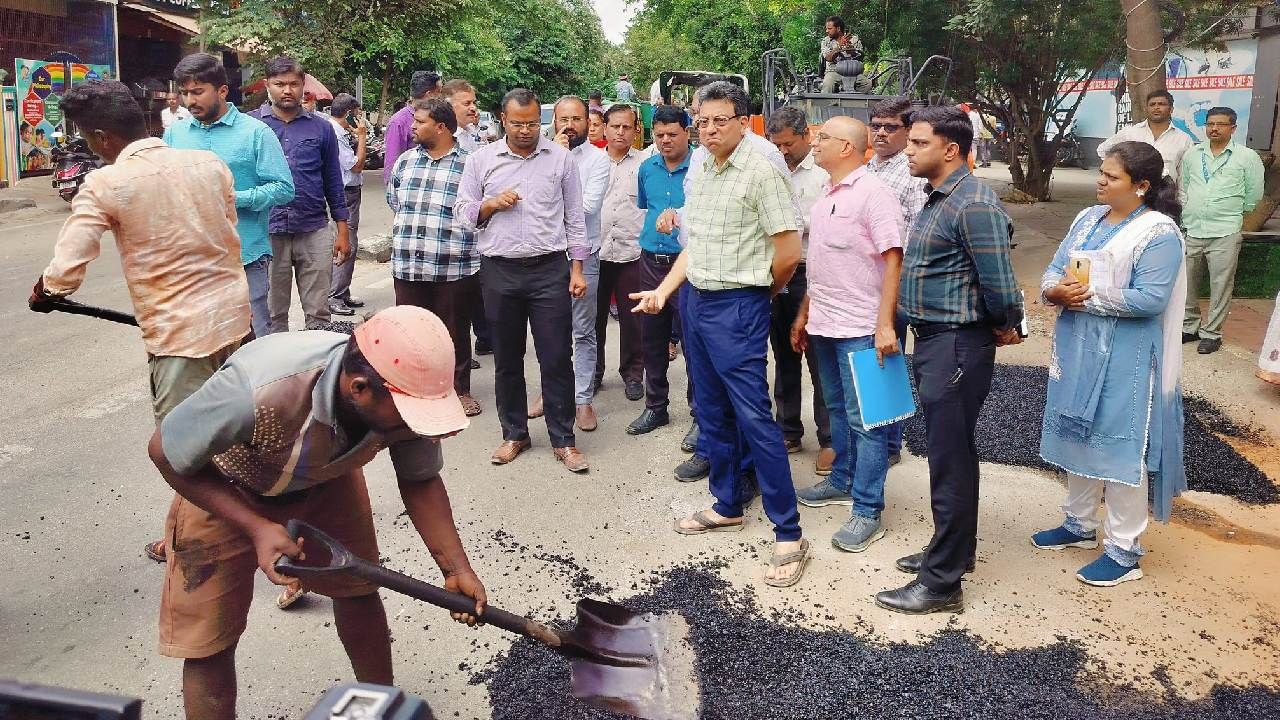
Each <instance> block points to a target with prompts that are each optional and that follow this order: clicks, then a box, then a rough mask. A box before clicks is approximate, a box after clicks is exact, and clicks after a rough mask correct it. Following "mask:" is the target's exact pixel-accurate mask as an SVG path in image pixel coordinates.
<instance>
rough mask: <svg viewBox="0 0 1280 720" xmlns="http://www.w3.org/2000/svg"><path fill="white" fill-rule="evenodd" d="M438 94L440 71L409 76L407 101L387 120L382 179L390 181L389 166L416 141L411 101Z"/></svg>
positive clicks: (419, 72)
mask: <svg viewBox="0 0 1280 720" xmlns="http://www.w3.org/2000/svg"><path fill="white" fill-rule="evenodd" d="M439 94H440V73H437V72H432V71H430V70H417V71H414V73H413V76H412V77H410V78H409V101H408V102H406V103H405V104H404V107H402V108H400V109H399V110H397V111H396V113H395V114H394V115H392V116H391V120H390V121H388V122H387V134H386V149H385V151H384V153H383V161H382V181H383V182H384V183H390V182H391V168H393V167H395V166H396V160H399V159H400V155H401V154H402V153H404V151H405V150H408V149H409V148H411V147H413V146H414V145H416V144H417V143H418V141H417V140H415V139H414V138H413V102H414V101H415V100H423V99H425V98H429V97H434V96H437V95H439Z"/></svg>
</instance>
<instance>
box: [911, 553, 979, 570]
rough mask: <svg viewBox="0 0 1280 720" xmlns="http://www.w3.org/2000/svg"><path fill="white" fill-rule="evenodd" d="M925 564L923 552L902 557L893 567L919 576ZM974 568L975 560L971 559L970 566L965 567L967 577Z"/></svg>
mask: <svg viewBox="0 0 1280 720" xmlns="http://www.w3.org/2000/svg"><path fill="white" fill-rule="evenodd" d="M923 563H924V553H922V552H918V553H915V554H914V555H908V556H906V557H900V558H898V560H897V562H895V563H894V564H893V566H894V567H896V568H898V569H899V570H901V571H902V572H904V573H911V574H912V575H919V574H920V566H921V565H922V564H923ZM973 568H974V564H973V560H972V559H970V560H969V564H968V565H966V566H965V568H964V572H965V574H966V575H967V574H969V573H971V572H973Z"/></svg>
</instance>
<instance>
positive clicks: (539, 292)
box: [480, 252, 575, 448]
mask: <svg viewBox="0 0 1280 720" xmlns="http://www.w3.org/2000/svg"><path fill="white" fill-rule="evenodd" d="M480 285H481V292H482V294H483V295H484V309H485V314H487V315H488V316H489V332H490V335H491V340H492V342H493V365H494V377H495V382H494V386H495V395H496V396H497V397H496V399H497V405H498V420H499V422H501V423H502V439H503V440H525V439H528V437H529V395H528V390H527V389H526V387H525V381H524V354H525V338H526V337H527V335H528V334H529V333H530V332H532V333H533V350H534V352H535V353H536V354H537V356H538V365H539V366H540V368H541V371H542V398H543V407H544V412H545V416H546V421H547V432H548V434H550V436H551V446H552V447H557V448H559V447H570V446H573V445H574V444H575V443H574V438H573V419H574V410H575V408H574V404H573V351H572V337H573V319H572V312H571V310H570V308H569V260H568V258H566V257H565V254H564V253H561V252H556V253H548V254H546V255H539V256H537V257H532V258H502V257H489V256H485V257H483V258H481V260H480Z"/></svg>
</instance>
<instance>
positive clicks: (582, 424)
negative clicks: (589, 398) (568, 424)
mask: <svg viewBox="0 0 1280 720" xmlns="http://www.w3.org/2000/svg"><path fill="white" fill-rule="evenodd" d="M598 424H599V422H598V421H597V420H596V410H595V408H593V407H591V406H590V405H579V406H578V429H579V430H581V431H583V432H591V431H592V430H595V429H596V426H597V425H598Z"/></svg>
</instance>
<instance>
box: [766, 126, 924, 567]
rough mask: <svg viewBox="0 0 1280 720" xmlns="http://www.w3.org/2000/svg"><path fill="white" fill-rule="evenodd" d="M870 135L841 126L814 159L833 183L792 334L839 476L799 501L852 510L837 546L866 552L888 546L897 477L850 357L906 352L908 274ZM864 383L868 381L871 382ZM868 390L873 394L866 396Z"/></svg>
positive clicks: (825, 192)
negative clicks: (872, 158) (902, 327)
mask: <svg viewBox="0 0 1280 720" xmlns="http://www.w3.org/2000/svg"><path fill="white" fill-rule="evenodd" d="M867 140H868V138H867V126H866V125H864V124H862V123H861V122H860V121H858V120H855V119H853V118H850V117H835V118H832V119H830V120H828V121H827V122H826V124H824V125H823V126H822V129H821V130H819V131H818V132H817V133H816V134H815V135H814V136H813V140H812V146H813V159H814V162H816V163H817V165H818V166H819V167H821V168H822V169H823V170H826V171H827V172H828V173H829V174H830V176H831V179H830V182H828V183H827V184H826V186H825V187H824V188H823V189H822V194H821V195H820V196H819V197H818V199H817V201H816V202H814V204H813V212H812V214H811V215H810V225H809V263H808V264H809V273H810V274H809V287H808V290H807V291H806V293H805V296H804V301H803V303H801V305H800V312H799V315H798V316H797V317H796V320H795V324H794V325H792V328H791V344H792V347H793V349H795V350H796V352H800V351H801V350H804V349H806V346H807V348H808V350H809V351H810V352H812V353H813V355H814V356H815V358H816V359H817V363H818V375H819V378H820V380H821V382H822V397H823V399H824V400H825V401H826V403H827V410H828V411H829V412H830V416H831V438H832V448H833V449H834V450H835V451H836V457H835V461H834V463H833V464H832V470H831V475H830V476H828V477H827V478H826V479H824V480H823V481H822V482H820V483H818V484H817V485H814V486H812V487H808V488H802V489H800V490H797V491H796V497H797V499H799V501H800V503H801V504H802V505H806V506H808V507H823V506H826V505H852V506H853V513H852V515H851V516H850V518H849V521H848V522H847V523H845V525H844V527H842V528H840V529H839V530H837V531H836V533H835V535H834V536H833V537H832V538H831V544H832V545H835V546H836V547H837V548H839V549H841V550H845V551H847V552H862V551H863V550H866V549H867V547H868V546H869V545H871V543H873V542H875V541H876V540H879V539H880V538H882V537H884V528H883V527H882V526H881V524H880V513H881V511H883V510H884V481H885V476H886V475H887V474H888V472H889V428H888V427H887V426H881V427H877V428H867V427H865V426H864V425H863V423H862V415H861V413H860V412H859V410H858V388H857V385H856V384H855V382H854V379H853V373H852V371H851V369H850V362H849V360H848V357H849V355H850V354H851V353H854V352H857V351H859V350H868V349H870V348H875V350H876V355H877V356H879V357H880V358H881V363H883V362H884V360H883V358H884V356H885V355H893V354H895V353H897V352H899V351H900V348H899V346H898V336H897V333H896V332H895V331H894V319H895V317H896V315H897V308H898V277H899V275H900V274H901V271H902V236H903V224H902V208H901V206H899V205H898V202H897V198H896V196H895V195H894V192H893V190H892V189H891V188H890V187H889V186H888V185H887V184H886V183H885V182H884V181H883V180H881V179H880V177H879V176H877V175H876V174H875V173H873V172H871V171H870V170H869V169H868V168H866V167H865V166H864V161H863V158H864V156H865V155H866V152H867ZM864 382H865V380H864ZM863 389H865V388H863Z"/></svg>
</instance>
